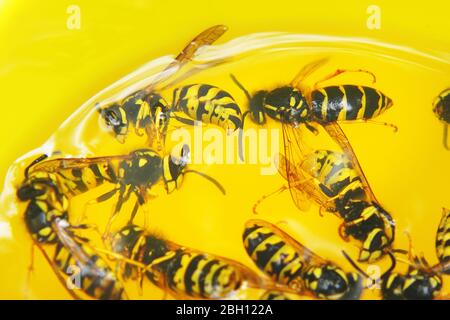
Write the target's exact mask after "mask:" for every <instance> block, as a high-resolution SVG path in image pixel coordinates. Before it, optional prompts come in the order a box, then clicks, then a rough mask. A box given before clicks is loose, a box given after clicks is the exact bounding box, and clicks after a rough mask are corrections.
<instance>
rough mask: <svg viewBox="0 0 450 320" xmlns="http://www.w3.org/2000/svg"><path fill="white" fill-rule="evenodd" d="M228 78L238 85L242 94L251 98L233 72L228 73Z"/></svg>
mask: <svg viewBox="0 0 450 320" xmlns="http://www.w3.org/2000/svg"><path fill="white" fill-rule="evenodd" d="M230 78H231V80H233V82H234V83H235V84H236V85H237V86H238V87H239V89H241V90H242V91H243V92H244V94H245V96H246V97H247V99H248V100H251V98H252V96H251V95H250V93H249V92H248V90H247V89H245V87H244V86H243V85H242V83H240V82H239V80H238V79H237V78H236V77H235V76H234V75H233V74H230Z"/></svg>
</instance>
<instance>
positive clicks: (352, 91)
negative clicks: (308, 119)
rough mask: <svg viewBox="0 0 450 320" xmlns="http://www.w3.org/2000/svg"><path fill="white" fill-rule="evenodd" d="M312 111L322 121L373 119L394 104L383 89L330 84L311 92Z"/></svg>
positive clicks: (315, 117)
mask: <svg viewBox="0 0 450 320" xmlns="http://www.w3.org/2000/svg"><path fill="white" fill-rule="evenodd" d="M311 101H312V105H311V112H312V115H313V117H314V119H315V120H316V121H318V122H320V123H328V122H335V121H343V120H358V119H362V120H367V119H372V118H374V117H376V116H378V115H380V114H381V113H383V112H384V111H385V110H386V109H388V108H389V107H391V106H392V100H391V99H390V98H389V97H387V96H386V95H385V94H384V93H382V92H381V91H379V90H377V89H375V88H371V87H366V86H356V85H340V86H328V87H323V88H320V89H316V90H314V91H312V93H311Z"/></svg>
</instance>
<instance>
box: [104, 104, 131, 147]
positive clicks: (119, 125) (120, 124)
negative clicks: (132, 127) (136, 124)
mask: <svg viewBox="0 0 450 320" xmlns="http://www.w3.org/2000/svg"><path fill="white" fill-rule="evenodd" d="M97 111H98V112H99V113H100V119H101V120H102V121H103V124H104V126H105V127H106V129H107V130H108V131H109V132H111V133H112V134H113V135H114V136H115V137H116V139H117V141H119V142H120V143H124V142H125V139H126V136H127V134H128V120H127V114H126V112H125V110H124V109H123V108H122V106H121V105H119V104H117V103H114V104H111V105H109V106H106V107H103V108H102V107H100V106H99V104H97Z"/></svg>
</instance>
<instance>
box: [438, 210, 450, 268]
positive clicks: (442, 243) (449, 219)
mask: <svg viewBox="0 0 450 320" xmlns="http://www.w3.org/2000/svg"><path fill="white" fill-rule="evenodd" d="M449 240H450V210H449V209H446V208H443V209H442V218H441V221H440V223H439V227H438V230H437V232H436V255H437V257H438V259H439V261H440V263H441V264H446V265H445V266H443V267H444V269H445V270H450V245H447V246H446V244H447V243H448V242H449ZM446 250H447V252H446Z"/></svg>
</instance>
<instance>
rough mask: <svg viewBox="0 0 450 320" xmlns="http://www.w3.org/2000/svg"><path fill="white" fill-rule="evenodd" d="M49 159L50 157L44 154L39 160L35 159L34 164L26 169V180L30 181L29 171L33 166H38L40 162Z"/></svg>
mask: <svg viewBox="0 0 450 320" xmlns="http://www.w3.org/2000/svg"><path fill="white" fill-rule="evenodd" d="M47 158H48V155H46V154H42V155H40V156H39V157H38V158H36V159H34V160H33V162H31V163H30V164H29V165H28V166H27V167H26V168H25V173H24V174H25V178H27V179H28V173H29V171H30V169H31V167H32V166H34V165H36V164H37V163H39V162H41V161H43V160H45V159H47Z"/></svg>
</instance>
